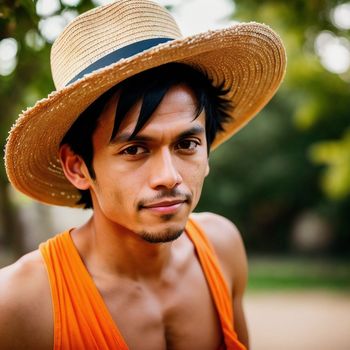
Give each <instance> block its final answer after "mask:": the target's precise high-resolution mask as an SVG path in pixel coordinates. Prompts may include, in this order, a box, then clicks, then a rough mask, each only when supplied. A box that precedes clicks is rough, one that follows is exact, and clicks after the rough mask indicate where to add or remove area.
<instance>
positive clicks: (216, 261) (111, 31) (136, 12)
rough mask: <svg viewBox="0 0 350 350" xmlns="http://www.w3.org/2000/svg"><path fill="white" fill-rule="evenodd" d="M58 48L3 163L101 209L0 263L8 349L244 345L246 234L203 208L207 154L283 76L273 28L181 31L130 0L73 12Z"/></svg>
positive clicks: (2, 327) (37, 191)
mask: <svg viewBox="0 0 350 350" xmlns="http://www.w3.org/2000/svg"><path fill="white" fill-rule="evenodd" d="M51 61H52V72H53V77H54V81H55V84H56V87H57V91H55V92H53V93H52V94H50V95H49V96H48V98H46V99H44V100H42V101H39V102H38V103H37V104H36V105H35V106H34V107H32V108H30V109H28V110H27V111H25V112H24V113H23V114H22V115H21V117H20V118H19V119H18V121H17V122H16V124H15V126H14V127H13V129H12V131H11V134H10V137H9V140H8V144H7V147H6V159H5V160H6V169H7V173H8V176H9V179H10V181H11V182H12V184H13V185H14V186H15V187H16V188H17V189H19V190H20V191H22V192H23V193H25V194H27V195H29V196H31V197H33V198H35V199H36V200H39V201H42V202H45V203H48V204H56V205H66V206H83V207H92V208H93V215H92V217H91V219H90V220H89V221H88V222H87V223H85V224H84V225H82V226H81V227H77V228H75V229H71V230H69V231H67V232H64V233H62V234H60V235H57V236H55V237H54V238H52V239H51V240H49V241H48V242H46V243H43V244H41V245H40V247H39V250H37V251H34V252H32V253H29V254H28V255H26V256H24V257H23V258H22V259H20V260H19V261H18V262H16V263H15V264H13V265H11V266H9V267H6V268H4V269H3V270H2V271H1V272H0V281H1V282H0V309H1V313H0V344H1V348H2V349H23V348H25V349H51V348H54V349H128V348H130V349H152V350H154V349H245V348H248V334H247V328H246V323H245V319H244V312H243V308H242V297H243V293H244V288H245V284H246V279H247V264H246V256H245V251H244V247H243V244H242V240H241V237H240V234H239V233H238V231H237V229H236V228H235V226H234V225H233V224H232V223H231V222H229V221H228V220H227V219H225V218H223V217H220V216H218V215H215V214H212V213H197V214H194V213H193V210H194V208H195V206H196V204H197V203H198V200H199V198H200V193H201V189H202V184H203V181H204V178H205V176H206V175H207V174H208V172H209V165H208V154H209V152H210V151H211V150H212V149H213V148H214V147H216V146H218V145H219V144H220V143H222V142H223V141H224V140H226V139H227V138H229V137H230V136H232V135H233V134H234V133H235V132H236V131H237V130H238V129H239V128H241V127H242V126H243V125H244V124H245V123H247V122H248V120H250V119H251V118H252V117H253V116H254V115H255V114H256V113H257V112H258V111H259V110H260V109H261V108H262V107H263V106H264V105H265V104H266V103H267V102H268V100H269V99H270V98H271V97H272V96H273V94H274V93H275V91H276V89H277V88H278V86H279V84H280V83H281V81H282V78H283V74H284V70H285V53H284V49H283V45H282V43H281V42H280V40H279V38H278V37H277V36H276V35H275V34H274V33H273V32H272V31H271V29H269V28H268V27H266V26H264V25H260V24H256V23H252V24H239V25H236V26H234V27H232V28H229V29H226V30H220V31H216V32H208V33H204V34H198V35H195V36H193V37H190V38H182V37H181V35H180V33H179V30H178V28H177V26H176V23H175V22H174V21H173V19H172V18H171V16H170V15H169V13H168V12H167V11H165V10H164V9H163V8H161V7H160V6H158V5H156V4H154V3H152V2H150V1H148V0H147V1H146V0H142V1H140V0H128V1H125V0H122V1H117V2H114V3H112V4H109V5H106V6H102V7H99V8H96V9H94V10H91V11H89V12H87V13H85V14H83V15H81V16H79V17H78V18H76V19H75V20H74V21H73V22H72V23H71V24H70V25H69V26H68V27H67V28H66V29H65V30H64V32H63V33H62V34H61V35H60V37H59V38H58V39H57V40H56V42H55V44H54V45H53V48H52V54H51Z"/></svg>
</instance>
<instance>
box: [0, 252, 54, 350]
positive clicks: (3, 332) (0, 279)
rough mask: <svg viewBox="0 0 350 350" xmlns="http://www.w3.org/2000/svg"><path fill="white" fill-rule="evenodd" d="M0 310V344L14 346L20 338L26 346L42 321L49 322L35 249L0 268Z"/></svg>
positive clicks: (48, 304)
mask: <svg viewBox="0 0 350 350" xmlns="http://www.w3.org/2000/svg"><path fill="white" fill-rule="evenodd" d="M0 310H1V313H0V324H1V327H0V344H1V345H4V344H10V345H11V348H17V347H16V343H17V342H18V343H19V342H20V341H21V342H24V343H26V344H28V345H29V343H27V338H28V337H29V336H30V337H33V338H35V337H36V334H37V333H38V332H37V331H38V330H39V329H43V328H42V325H44V323H45V322H46V324H48V325H50V322H49V321H50V319H52V314H51V294H50V287H49V283H48V278H47V273H46V268H45V265H44V262H43V260H42V258H41V255H40V252H39V251H38V250H36V251H33V252H31V253H28V254H26V255H24V256H23V257H22V258H20V259H19V260H18V261H16V262H15V263H14V264H12V265H9V266H7V267H4V268H2V269H0ZM9 341H10V342H11V343H8V342H9ZM28 348H30V346H29V347H28Z"/></svg>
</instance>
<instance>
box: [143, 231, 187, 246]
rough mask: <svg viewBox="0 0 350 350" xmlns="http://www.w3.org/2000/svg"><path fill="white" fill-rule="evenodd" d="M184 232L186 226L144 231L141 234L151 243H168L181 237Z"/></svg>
mask: <svg viewBox="0 0 350 350" xmlns="http://www.w3.org/2000/svg"><path fill="white" fill-rule="evenodd" d="M183 232H184V228H182V229H166V230H163V231H158V232H154V231H153V232H152V231H142V232H140V234H139V235H140V237H141V238H142V239H143V240H144V241H146V242H149V243H168V242H172V241H174V240H176V239H177V238H179V237H180V236H181V235H182V233H183Z"/></svg>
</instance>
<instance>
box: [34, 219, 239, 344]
mask: <svg viewBox="0 0 350 350" xmlns="http://www.w3.org/2000/svg"><path fill="white" fill-rule="evenodd" d="M185 232H186V233H187V235H188V237H189V238H190V239H191V241H192V243H193V245H194V247H195V250H196V253H197V256H198V259H199V262H200V264H201V266H202V270H203V272H204V275H205V277H206V279H207V282H208V285H209V288H210V292H211V294H212V297H213V300H214V303H215V306H216V309H217V312H218V315H219V318H220V322H221V327H222V333H223V337H224V343H225V345H223V349H227V350H244V349H246V348H245V347H244V345H243V344H241V343H240V342H239V340H238V339H237V334H236V333H235V331H234V329H233V313H232V303H231V297H230V293H229V290H228V287H227V285H226V283H225V281H224V278H223V276H222V273H221V271H220V268H219V263H218V260H217V258H216V256H215V253H214V250H213V247H212V246H211V244H210V242H209V240H208V239H207V237H206V235H205V234H204V233H203V231H202V230H201V228H200V227H199V226H198V224H196V223H195V222H194V221H193V220H192V219H189V221H188V223H187V225H186V229H185ZM39 249H40V252H41V254H42V256H43V259H44V262H45V265H46V269H47V272H48V277H49V282H50V288H51V295H52V303H53V313H54V350H79V349H98V350H127V349H128V346H127V344H126V343H125V341H124V339H123V337H122V335H121V334H120V332H119V330H118V328H117V326H116V324H115V323H114V321H113V319H112V316H111V314H110V313H109V311H108V309H107V306H106V304H105V303H104V301H103V298H102V296H101V294H100V293H99V291H98V289H97V288H96V286H95V284H94V282H93V280H92V278H91V276H90V275H89V273H88V271H87V269H86V267H85V265H84V263H83V262H82V260H81V258H80V255H79V253H78V251H77V249H76V248H75V245H74V243H73V240H72V239H71V236H70V233H69V231H66V232H63V233H61V234H59V235H57V236H55V237H53V238H51V239H49V240H48V241H47V242H45V243H42V244H41V245H40V246H39Z"/></svg>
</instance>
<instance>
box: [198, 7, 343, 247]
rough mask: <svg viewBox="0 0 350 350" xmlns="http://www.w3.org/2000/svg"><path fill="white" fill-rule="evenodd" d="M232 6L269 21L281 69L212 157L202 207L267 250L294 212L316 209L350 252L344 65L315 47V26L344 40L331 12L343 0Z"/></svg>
mask: <svg viewBox="0 0 350 350" xmlns="http://www.w3.org/2000/svg"><path fill="white" fill-rule="evenodd" d="M235 4H236V11H235V13H234V15H233V19H234V20H237V21H252V20H253V21H258V22H262V23H266V24H268V25H269V26H271V27H272V28H274V29H275V30H276V31H277V32H278V33H279V34H280V35H281V37H282V39H283V41H284V42H285V45H286V50H287V55H288V67H287V75H286V78H285V81H284V83H283V85H282V88H281V90H280V91H279V93H278V94H277V95H276V97H275V98H274V99H273V100H272V101H271V103H270V104H269V105H268V106H267V108H266V109H265V110H264V111H263V112H261V113H260V116H259V117H258V118H256V119H255V120H254V121H252V122H251V124H250V125H249V126H248V127H247V128H245V129H244V130H242V131H240V132H239V133H238V134H237V135H236V136H235V137H234V138H233V139H232V140H231V141H229V142H228V143H227V144H226V145H224V146H223V147H222V148H221V149H219V150H218V151H217V152H215V153H214V154H213V155H212V173H211V177H209V179H208V180H209V181H208V182H207V184H206V187H205V191H204V196H203V197H202V202H201V203H200V209H203V208H215V207H217V208H219V210H221V212H222V213H223V214H224V215H226V216H228V217H230V218H231V219H232V220H233V221H234V222H237V223H238V226H239V227H240V228H241V230H242V231H243V234H244V235H245V238H246V242H247V245H248V246H249V248H250V249H251V250H254V249H256V250H259V251H274V252H285V251H289V250H290V247H291V244H290V243H291V240H292V237H291V236H292V234H293V228H294V225H295V222H296V220H297V219H298V218H299V217H300V216H301V215H302V213H303V212H305V211H313V212H315V213H317V214H318V215H319V216H320V217H322V218H323V219H326V220H327V221H328V222H329V224H330V227H331V228H332V231H333V234H334V241H333V246H332V247H330V248H331V249H332V251H333V252H334V253H338V254H339V253H340V252H343V253H346V252H349V246H350V245H349V243H350V234H349V233H350V232H349V225H348V213H349V208H350V200H349V197H350V196H349V195H350V171H349V168H350V143H349V133H348V130H349V108H348V105H349V100H350V88H349V82H350V71H349V68H348V69H347V71H346V72H342V73H341V74H335V73H332V72H330V71H328V70H327V69H326V68H324V67H323V65H322V64H321V61H322V56H321V54H322V52H318V48H317V45H316V44H317V42H318V40H319V39H320V38H321V36H320V34H322V35H323V37H325V36H328V37H331V38H337V40H338V38H339V40H340V41H341V42H343V43H345V45H349V41H348V39H349V30H343V29H339V28H337V27H336V26H335V23H334V20H333V19H332V15H333V14H334V10H335V9H336V7H337V6H339V5H340V2H339V1H331V0H316V1H299V0H291V1H288V2H284V1H277V0H263V1H261V0H259V1H258V0H236V1H235ZM334 40H336V39H334ZM348 47H349V46H348ZM348 55H349V53H348ZM340 58H341V57H335V58H334V59H335V60H339V59H340ZM219 185H220V186H219ZM216 203H218V204H216ZM221 203H224V204H223V205H221Z"/></svg>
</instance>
